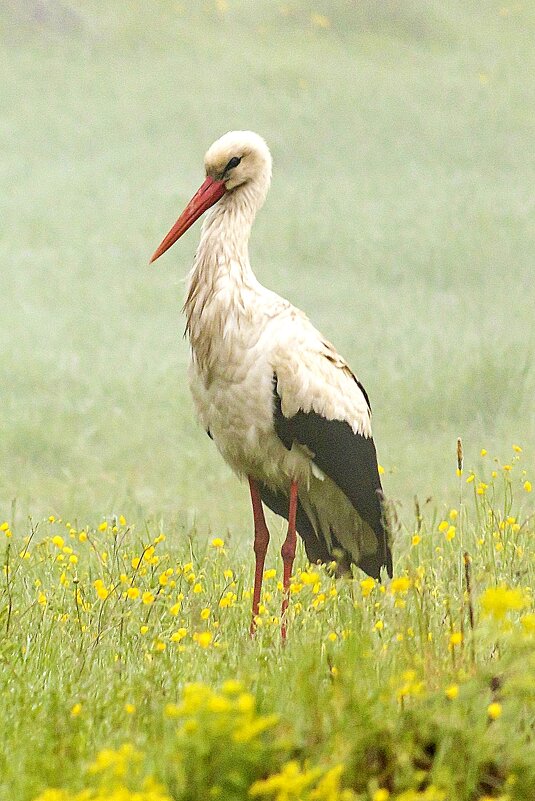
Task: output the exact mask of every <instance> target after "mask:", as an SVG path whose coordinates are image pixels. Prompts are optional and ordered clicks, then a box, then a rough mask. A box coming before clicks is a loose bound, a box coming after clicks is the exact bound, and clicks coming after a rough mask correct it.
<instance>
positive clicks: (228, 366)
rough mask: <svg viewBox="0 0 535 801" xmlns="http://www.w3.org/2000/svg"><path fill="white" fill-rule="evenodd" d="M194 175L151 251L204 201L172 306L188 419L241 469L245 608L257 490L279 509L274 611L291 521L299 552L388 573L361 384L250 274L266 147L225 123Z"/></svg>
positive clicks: (257, 527)
mask: <svg viewBox="0 0 535 801" xmlns="http://www.w3.org/2000/svg"><path fill="white" fill-rule="evenodd" d="M204 164H205V169H206V179H205V181H204V183H203V184H202V186H201V187H200V189H199V190H198V191H197V192H196V194H195V195H194V196H193V198H192V199H191V200H190V202H189V203H188V205H187V207H186V208H185V210H184V211H183V212H182V214H181V216H180V217H179V219H178V220H177V222H176V223H175V225H174V226H173V227H172V229H171V230H170V231H169V233H168V234H167V236H166V237H165V239H164V240H163V242H162V243H161V245H160V246H159V248H158V249H157V250H156V252H155V253H154V255H153V256H152V258H151V262H153V261H155V259H157V258H159V257H160V256H161V255H162V253H164V252H165V251H166V250H167V249H168V248H169V247H171V245H172V244H173V243H174V242H176V240H177V239H178V238H179V237H180V236H182V234H183V233H184V232H185V231H186V230H187V229H188V228H189V227H190V226H191V225H192V224H193V223H194V222H195V220H197V219H198V218H199V217H200V216H201V214H203V213H204V212H205V211H206V210H207V209H209V208H210V207H213V208H212V210H211V211H210V213H209V214H208V215H207V217H206V219H205V221H204V223H203V226H202V229H201V241H200V244H199V247H198V250H197V253H196V255H195V260H194V263H193V268H192V270H191V272H190V274H189V281H188V290H187V296H186V301H185V304H184V311H185V314H186V330H187V333H188V335H189V339H190V343H191V365H190V370H189V380H190V387H191V392H192V395H193V400H194V404H195V408H196V411H197V414H198V416H199V419H200V421H201V424H202V425H203V426H204V429H205V430H206V432H207V434H208V435H209V436H210V437H211V439H212V440H213V441H214V442H215V444H216V446H217V448H218V450H219V451H220V453H221V455H222V456H223V458H224V459H225V461H226V462H227V463H228V464H229V465H230V467H231V468H232V469H233V470H234V472H235V473H237V474H238V476H240V477H247V479H248V482H249V488H250V492H251V501H252V506H253V518H254V552H255V556H256V569H255V580H254V592H253V608H252V623H251V632H252V633H253V632H254V629H255V617H256V615H257V614H258V606H259V601H260V591H261V585H262V576H263V571H264V561H265V556H266V551H267V547H268V542H269V531H268V528H267V525H266V521H265V518H264V512H263V508H262V503H264V504H265V505H266V506H267V507H269V508H270V509H272V510H273V511H274V512H275V513H276V514H278V515H281V516H282V517H285V518H286V519H287V521H288V534H287V536H286V539H285V541H284V544H283V546H282V550H281V555H282V559H283V565H284V575H283V586H284V595H283V604H282V635H283V637H284V636H285V635H286V626H285V621H284V613H285V611H286V608H287V605H288V591H289V585H290V577H291V574H292V565H293V561H294V556H295V548H296V530H297V531H298V532H299V534H300V535H301V537H302V538H303V540H304V543H305V549H306V553H307V556H308V559H309V560H310V561H311V562H331V561H335V562H336V563H337V566H338V567H337V572H338V573H341V572H347V571H349V569H350V564H351V563H354V564H355V565H358V567H360V568H362V570H364V571H365V572H366V573H368V574H369V575H370V576H373V577H374V578H376V579H379V578H380V571H381V568H382V567H383V566H384V567H386V570H387V572H388V575H389V576H392V555H391V550H390V543H389V534H388V531H387V526H386V524H385V522H384V516H383V513H382V498H383V495H382V488H381V480H380V478H379V472H378V467H377V457H376V452H375V445H374V442H373V439H372V432H371V422H370V417H371V410H370V404H369V401H368V396H367V394H366V392H365V390H364V387H363V386H362V384H361V383H360V382H359V381H358V380H357V378H356V377H355V375H354V374H353V373H352V372H351V370H350V368H349V366H348V365H347V363H346V362H345V361H344V359H343V358H342V357H341V356H340V355H339V354H338V353H337V352H336V350H335V349H334V347H333V346H332V345H331V344H330V343H329V342H328V341H327V340H326V339H325V338H324V337H323V336H322V335H321V334H320V333H319V331H317V330H316V328H314V326H313V325H312V324H311V323H310V321H309V320H308V318H307V317H306V316H305V314H303V312H301V311H299V309H296V308H295V307H294V306H292V304H291V303H289V302H288V301H287V300H284V299H283V298H281V297H280V296H279V295H277V294H275V292H272V291H271V290H269V289H266V288H265V287H263V286H262V285H261V284H260V283H259V281H258V280H257V279H256V277H255V274H254V273H253V271H252V269H251V265H250V263H249V251H248V242H249V235H250V232H251V226H252V224H253V220H254V219H255V216H256V213H257V211H258V210H259V209H260V207H261V206H262V204H263V203H264V200H265V197H266V194H267V191H268V188H269V184H270V181H271V154H270V152H269V149H268V147H267V145H266V143H265V141H264V140H263V139H262V138H261V137H260V136H258V134H255V133H252V132H251V131H232V132H229V133H226V134H225V135H224V136H222V137H221V138H220V139H218V140H217V141H216V142H214V144H213V145H212V146H211V147H210V148H209V150H208V152H207V153H206V156H205V159H204Z"/></svg>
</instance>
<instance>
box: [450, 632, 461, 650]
mask: <svg viewBox="0 0 535 801" xmlns="http://www.w3.org/2000/svg"><path fill="white" fill-rule="evenodd" d="M462 641H463V634H462V631H454V632H452V634H451V635H450V645H451V646H455V645H460V644H461V643H462Z"/></svg>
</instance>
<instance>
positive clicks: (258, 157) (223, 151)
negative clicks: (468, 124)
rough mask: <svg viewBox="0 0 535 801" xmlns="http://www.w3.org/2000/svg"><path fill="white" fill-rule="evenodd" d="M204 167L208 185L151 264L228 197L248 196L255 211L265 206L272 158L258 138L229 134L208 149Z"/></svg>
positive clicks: (261, 140)
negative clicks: (205, 214)
mask: <svg viewBox="0 0 535 801" xmlns="http://www.w3.org/2000/svg"><path fill="white" fill-rule="evenodd" d="M204 166H205V170H206V179H205V181H204V183H203V184H202V186H201V187H200V188H199V189H198V190H197V192H196V193H195V195H194V196H193V197H192V199H191V200H190V202H189V203H188V205H187V206H186V208H185V209H184V211H183V212H182V214H181V215H180V217H179V218H178V220H177V221H176V223H175V224H174V225H173V227H172V228H171V230H170V231H169V233H168V234H167V236H166V237H165V239H164V240H163V241H162V243H161V244H160V246H159V247H158V248H157V250H156V251H155V252H154V254H153V256H152V258H151V263H152V262H153V261H156V259H158V258H159V257H160V256H161V255H162V254H163V253H165V251H166V250H167V249H168V248H170V247H171V245H173V244H174V243H175V242H176V241H177V239H179V238H180V237H181V236H182V234H183V233H185V231H187V230H188V228H189V227H190V226H191V225H193V223H194V222H195V220H198V219H199V217H200V216H201V214H204V212H205V211H206V210H207V209H209V208H210V206H213V205H214V203H217V201H218V200H221V198H223V197H224V196H232V197H233V199H238V198H239V195H242V196H243V198H245V195H247V196H248V197H249V198H250V199H252V201H253V203H254V205H255V211H256V209H257V208H259V207H260V206H261V205H262V203H263V202H264V198H265V196H266V193H267V190H268V188H269V182H270V180H271V154H270V152H269V148H268V146H267V145H266V143H265V141H264V140H263V139H262V137H261V136H259V135H258V134H256V133H253V132H252V131H229V133H226V134H224V135H223V136H222V137H220V139H217V141H215V142H214V144H213V145H211V147H209V148H208V150H207V152H206V155H205V157H204ZM242 193H243V194H242Z"/></svg>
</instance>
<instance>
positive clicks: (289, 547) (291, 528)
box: [281, 481, 297, 640]
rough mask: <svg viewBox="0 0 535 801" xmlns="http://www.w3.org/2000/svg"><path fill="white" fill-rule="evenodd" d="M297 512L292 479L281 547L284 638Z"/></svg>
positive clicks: (283, 636)
mask: <svg viewBox="0 0 535 801" xmlns="http://www.w3.org/2000/svg"><path fill="white" fill-rule="evenodd" d="M296 513H297V481H292V483H291V484H290V505H289V509H288V534H287V535H286V539H285V540H284V543H283V545H282V548H281V556H282V563H283V565H284V574H283V579H282V584H283V591H284V596H283V599H282V611H281V621H282V625H281V635H282V639H283V640H285V639H286V621H285V615H286V610H287V609H288V597H289V595H290V578H291V575H292V567H293V563H294V559H295V546H296V539H297V538H296V534H295V516H296Z"/></svg>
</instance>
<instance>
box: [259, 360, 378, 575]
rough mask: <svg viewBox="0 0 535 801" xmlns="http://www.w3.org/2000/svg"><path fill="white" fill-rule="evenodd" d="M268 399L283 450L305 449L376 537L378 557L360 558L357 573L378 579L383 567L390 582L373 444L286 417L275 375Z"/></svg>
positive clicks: (312, 418) (340, 429) (327, 425)
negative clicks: (296, 446)
mask: <svg viewBox="0 0 535 801" xmlns="http://www.w3.org/2000/svg"><path fill="white" fill-rule="evenodd" d="M273 395H274V425H275V431H276V432H277V435H278V436H279V438H280V439H281V440H282V442H283V444H284V445H285V447H286V448H288V450H290V449H291V447H292V444H293V442H297V443H298V444H300V445H304V446H306V447H307V448H309V449H310V450H311V451H312V453H313V454H314V462H315V463H316V464H317V465H318V467H319V468H320V470H322V471H323V472H324V473H325V474H326V475H327V476H329V478H330V479H331V480H332V481H334V483H335V484H336V485H337V486H338V487H339V488H340V489H341V490H342V492H343V493H344V495H346V497H347V498H348V499H349V501H350V502H351V504H352V506H353V508H354V509H355V510H356V512H357V513H358V515H359V516H360V518H361V519H362V520H364V521H365V522H366V523H368V525H369V526H370V528H371V529H372V530H373V531H374V532H375V535H376V537H377V541H378V549H377V552H376V554H374V555H373V556H365V557H363V558H362V559H361V560H360V562H359V567H360V568H362V570H364V571H365V572H366V573H368V574H369V575H371V576H373V577H374V578H379V576H380V570H381V567H382V566H383V565H384V566H386V569H387V572H388V575H389V576H392V554H391V551H390V547H389V544H388V540H387V535H386V531H385V524H384V520H383V511H382V499H383V490H382V487H381V479H380V477H379V470H378V467H377V454H376V451H375V444H374V442H373V439H372V438H371V437H365V436H363V435H362V434H355V433H354V431H353V429H352V428H351V426H350V425H349V423H346V422H345V421H343V420H327V419H326V418H325V417H322V416H321V415H320V414H318V413H317V412H314V411H311V412H303V411H301V410H300V411H298V412H297V414H295V415H293V417H285V416H284V414H283V413H282V401H281V398H280V396H279V394H278V392H277V376H276V375H274V376H273ZM365 397H366V399H367V396H366V395H365ZM268 505H269V504H268ZM309 525H310V521H309Z"/></svg>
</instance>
